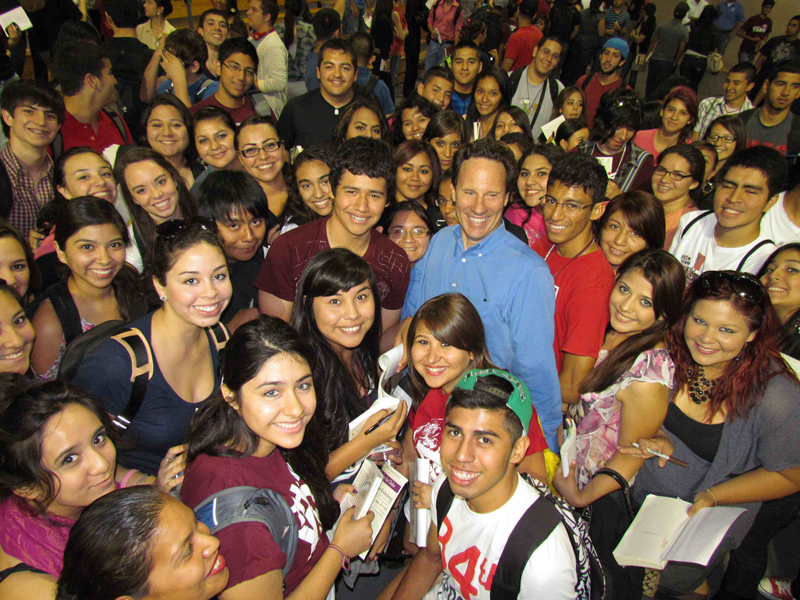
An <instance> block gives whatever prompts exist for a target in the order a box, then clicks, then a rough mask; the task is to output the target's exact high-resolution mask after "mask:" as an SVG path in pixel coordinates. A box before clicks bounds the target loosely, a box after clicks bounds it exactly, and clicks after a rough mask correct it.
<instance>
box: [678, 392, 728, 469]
mask: <svg viewBox="0 0 800 600" xmlns="http://www.w3.org/2000/svg"><path fill="white" fill-rule="evenodd" d="M724 426H725V423H718V424H716V425H710V424H708V423H700V422H699V421H695V420H694V419H692V418H691V417H689V416H687V415H686V414H684V412H683V411H682V410H681V409H680V408H678V406H677V405H676V404H675V403H674V402H670V403H669V408H667V418H666V419H664V427H666V428H667V429H669V430H670V431H671V432H672V433H673V434H675V435H676V436H677V437H678V439H679V440H680V441H682V442H683V443H684V444H686V445H687V446H688V447H689V450H691V451H692V452H694V453H695V454H696V455H697V456H699V457H700V458H702V459H703V460H705V461H707V462H714V457H715V456H716V455H717V449H718V448H719V442H720V440H721V439H722V428H723V427H724Z"/></svg>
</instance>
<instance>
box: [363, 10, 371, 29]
mask: <svg viewBox="0 0 800 600" xmlns="http://www.w3.org/2000/svg"><path fill="white" fill-rule="evenodd" d="M364 25H366V26H367V29H369V28H370V27H372V15H371V14H369V13H364Z"/></svg>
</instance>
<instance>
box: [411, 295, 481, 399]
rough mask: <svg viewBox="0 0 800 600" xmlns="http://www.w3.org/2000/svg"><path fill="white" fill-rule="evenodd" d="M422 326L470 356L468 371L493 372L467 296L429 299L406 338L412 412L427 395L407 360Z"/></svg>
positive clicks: (421, 379)
mask: <svg viewBox="0 0 800 600" xmlns="http://www.w3.org/2000/svg"><path fill="white" fill-rule="evenodd" d="M420 325H424V326H425V327H426V328H427V330H428V331H430V332H431V335H433V337H435V338H436V339H437V340H439V341H440V342H441V343H443V344H448V345H450V346H452V347H453V348H458V349H459V350H463V351H464V352H469V353H471V354H472V355H473V359H472V361H471V362H470V365H469V367H468V369H491V368H494V365H493V364H492V360H491V357H490V356H489V349H488V348H487V346H486V335H485V334H484V331H483V323H482V322H481V316H480V315H479V314H478V311H477V310H476V309H475V307H474V306H473V304H472V302H470V301H469V300H468V299H467V297H466V296H464V295H462V294H442V295H441V296H436V297H435V298H431V299H430V300H428V301H427V302H426V303H425V304H423V305H422V306H420V307H419V310H418V311H417V312H416V314H415V315H414V318H413V319H411V325H410V326H409V328H408V334H407V335H406V339H405V340H404V342H405V345H406V346H405V347H406V352H407V353H408V356H409V361H408V374H409V376H410V379H411V396H412V399H413V408H414V409H416V408H417V407H418V406H419V405H420V403H421V402H422V400H423V399H424V398H425V396H426V395H427V394H428V392H429V391H430V388H429V387H428V384H427V383H425V379H423V377H422V376H421V375H420V374H419V373H417V370H416V369H415V368H414V363H413V361H412V360H411V359H410V356H411V354H410V353H411V348H412V347H413V346H414V338H415V337H417V329H418V328H419V326H420Z"/></svg>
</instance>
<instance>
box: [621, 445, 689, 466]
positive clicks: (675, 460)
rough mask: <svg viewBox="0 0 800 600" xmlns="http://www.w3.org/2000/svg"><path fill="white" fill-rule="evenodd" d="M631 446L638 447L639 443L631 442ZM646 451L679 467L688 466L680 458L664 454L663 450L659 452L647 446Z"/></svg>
mask: <svg viewBox="0 0 800 600" xmlns="http://www.w3.org/2000/svg"><path fill="white" fill-rule="evenodd" d="M631 446H633V447H634V448H639V444H637V443H636V442H632V443H631ZM639 450H641V448H639ZM647 451H648V452H649V453H650V454H652V455H653V456H657V457H658V458H663V459H664V460H668V461H669V462H671V463H675V464H676V465H678V466H679V467H688V466H689V465H687V464H686V463H685V462H683V461H682V460H680V459H677V458H673V457H671V456H667V455H666V454H664V453H663V452H659V451H658V450H653V449H652V448H648V449H647Z"/></svg>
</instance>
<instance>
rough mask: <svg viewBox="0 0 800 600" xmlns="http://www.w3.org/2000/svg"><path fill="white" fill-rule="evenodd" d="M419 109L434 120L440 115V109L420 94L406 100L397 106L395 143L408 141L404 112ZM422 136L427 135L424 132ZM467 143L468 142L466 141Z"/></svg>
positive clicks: (394, 131) (393, 131)
mask: <svg viewBox="0 0 800 600" xmlns="http://www.w3.org/2000/svg"><path fill="white" fill-rule="evenodd" d="M415 108H416V109H417V110H418V111H419V112H421V113H422V114H423V115H425V116H426V117H428V118H429V119H432V118H433V116H434V115H436V114H438V113H439V107H438V106H436V105H435V104H434V103H433V102H431V101H430V100H428V99H427V98H423V97H422V96H420V95H419V94H414V95H412V96H409V97H408V98H405V99H404V100H403V101H402V102H400V104H398V105H397V110H396V111H395V116H394V121H393V122H392V133H393V134H394V143H395V144H402V143H403V142H405V141H406V137H405V135H403V111H404V110H413V109H415ZM422 135H425V133H424V132H423V134H422ZM464 141H466V140H464Z"/></svg>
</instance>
